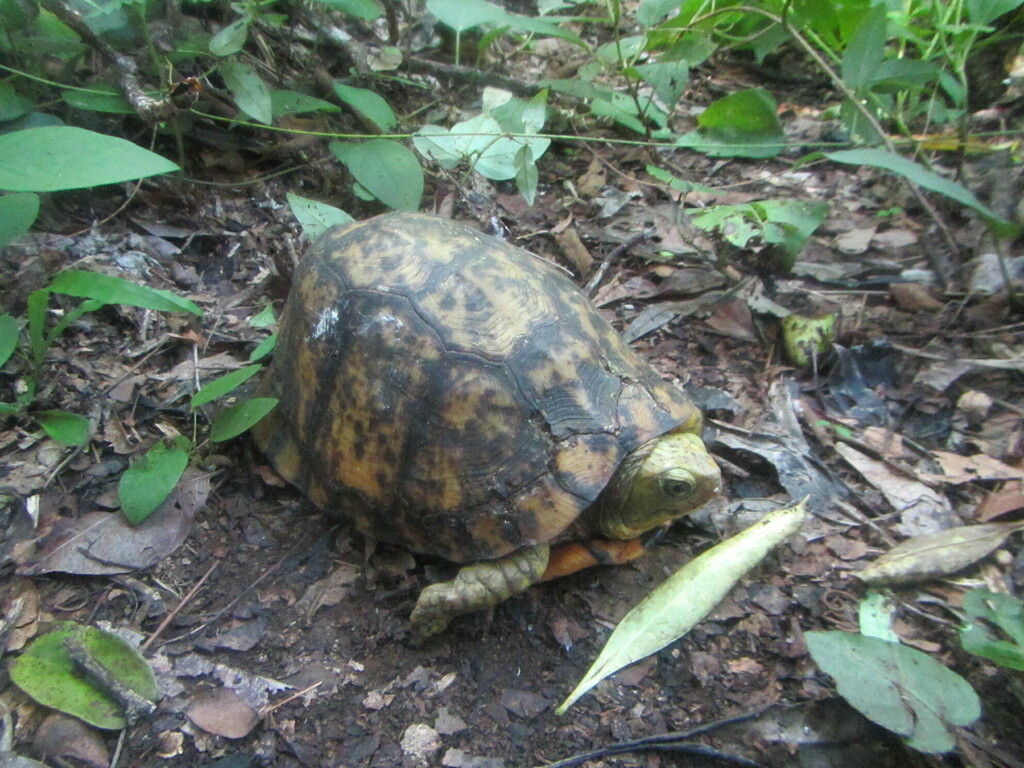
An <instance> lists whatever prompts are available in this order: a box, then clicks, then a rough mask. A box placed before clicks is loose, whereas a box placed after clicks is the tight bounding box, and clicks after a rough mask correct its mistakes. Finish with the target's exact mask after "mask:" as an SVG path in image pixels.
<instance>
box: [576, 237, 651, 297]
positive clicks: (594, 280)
mask: <svg viewBox="0 0 1024 768" xmlns="http://www.w3.org/2000/svg"><path fill="white" fill-rule="evenodd" d="M653 236H654V230H653V229H645V230H643V231H642V232H637V233H636V234H634V235H632V236H631V237H630V238H629V239H628V240H624V241H623V242H621V243H619V244H618V245H617V246H615V247H614V248H612V249H611V250H610V251H608V253H606V254H605V256H604V258H603V259H601V264H600V266H598V268H597V271H596V272H594V275H593V277H591V278H590V279H589V280H588V281H587V285H586V287H585V288H584V289H583V292H584V293H585V294H587V296H591V297H592V296H593V293H594V292H595V291H596V290H597V286H599V285H600V284H601V281H602V280H604V276H605V273H606V272H607V271H608V268H609V267H611V265H612V262H614V261H615V260H616V259H617V258H619V256H621V255H622V254H623V253H625V252H626V251H628V250H629V249H630V248H632V247H633V246H634V245H636V244H637V243H639V242H641V241H642V240H647V239H648V238H650V237H653Z"/></svg>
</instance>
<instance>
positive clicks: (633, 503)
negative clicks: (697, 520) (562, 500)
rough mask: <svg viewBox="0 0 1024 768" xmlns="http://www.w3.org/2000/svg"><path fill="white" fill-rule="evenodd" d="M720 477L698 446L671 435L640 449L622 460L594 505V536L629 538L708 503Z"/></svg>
mask: <svg viewBox="0 0 1024 768" xmlns="http://www.w3.org/2000/svg"><path fill="white" fill-rule="evenodd" d="M721 490H722V473H721V471H720V470H719V468H718V465H717V464H715V462H714V460H713V459H712V458H711V455H710V454H709V453H708V451H707V448H705V447H704V443H703V441H702V440H701V439H700V438H699V437H697V436H696V435H693V434H690V433H688V432H674V433H669V434H666V435H662V436H660V437H656V438H654V439H653V440H649V441H648V442H646V443H644V444H643V445H641V446H640V447H639V448H637V449H636V450H635V451H633V453H631V454H630V455H629V456H627V457H626V458H625V460H624V461H623V462H622V464H620V465H619V468H618V469H617V470H616V472H615V474H614V475H613V476H612V479H611V481H610V482H609V483H608V486H607V487H606V488H605V489H604V491H603V493H602V494H601V497H600V498H599V499H598V501H597V503H596V507H597V509H596V510H595V512H596V515H597V519H596V520H595V521H594V523H595V526H596V528H597V532H598V533H600V534H602V535H604V536H608V537H610V538H614V539H631V538H633V537H635V536H639V535H640V534H641V533H644V532H645V531H649V530H651V529H652V528H656V527H658V526H659V525H662V524H663V523H666V522H668V521H670V520H675V519H676V518H677V517H683V516H684V515H688V514H689V513H690V512H693V511H694V510H696V509H698V508H700V507H701V506H703V505H704V504H705V503H706V502H708V501H710V500H711V499H713V498H714V497H715V496H717V495H718V494H719V493H721Z"/></svg>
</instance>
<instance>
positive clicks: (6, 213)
mask: <svg viewBox="0 0 1024 768" xmlns="http://www.w3.org/2000/svg"><path fill="white" fill-rule="evenodd" d="M38 215H39V195H37V194H34V193H32V192H12V193H11V194H9V195H3V196H2V197H0V248H3V247H4V246H5V245H7V244H9V243H12V242H14V241H15V240H17V239H18V238H19V237H21V236H22V235H24V234H25V233H26V232H28V230H29V227H31V226H32V222H34V221H35V220H36V216H38Z"/></svg>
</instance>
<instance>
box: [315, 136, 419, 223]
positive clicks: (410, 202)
mask: <svg viewBox="0 0 1024 768" xmlns="http://www.w3.org/2000/svg"><path fill="white" fill-rule="evenodd" d="M330 146H331V152H333V153H334V156H335V157H337V158H338V159H339V160H340V161H341V162H343V163H344V164H345V165H346V166H347V167H348V170H349V172H350V173H351V174H352V176H353V177H355V180H356V181H357V182H359V184H361V185H362V186H363V187H364V188H365V189H366V190H367V191H369V192H370V194H372V195H373V196H374V197H376V198H377V199H378V200H380V201H381V202H382V203H384V204H385V205H387V206H390V207H391V208H395V209H398V210H403V211H415V210H417V209H418V208H419V207H420V199H421V198H422V197H423V169H422V168H420V163H419V160H417V159H416V155H415V154H413V152H412V150H411V149H409V148H408V147H406V146H405V145H404V144H400V143H398V142H397V141H392V140H390V139H371V140H370V141H366V142H363V143H361V144H354V143H342V142H340V141H332V142H331V145H330Z"/></svg>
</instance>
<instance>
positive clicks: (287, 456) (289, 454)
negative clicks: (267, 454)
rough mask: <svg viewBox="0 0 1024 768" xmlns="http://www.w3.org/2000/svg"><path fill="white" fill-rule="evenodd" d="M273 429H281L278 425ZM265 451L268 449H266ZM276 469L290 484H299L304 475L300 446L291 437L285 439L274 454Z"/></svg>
mask: <svg viewBox="0 0 1024 768" xmlns="http://www.w3.org/2000/svg"><path fill="white" fill-rule="evenodd" d="M268 426H269V425H268ZM273 428H274V430H275V431H276V430H277V429H279V428H280V427H279V425H277V426H274V427H273ZM271 437H272V435H271ZM264 450H266V449H265V448H264ZM274 468H275V469H276V470H277V474H279V475H280V476H281V477H283V478H284V479H285V480H287V481H288V482H289V483H295V482H298V480H299V477H300V476H301V474H302V457H301V456H300V455H299V446H298V444H297V443H296V442H295V440H293V439H292V438H291V436H290V435H289V436H287V437H283V439H282V440H281V441H280V446H279V447H278V448H277V451H276V452H275V453H274Z"/></svg>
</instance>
